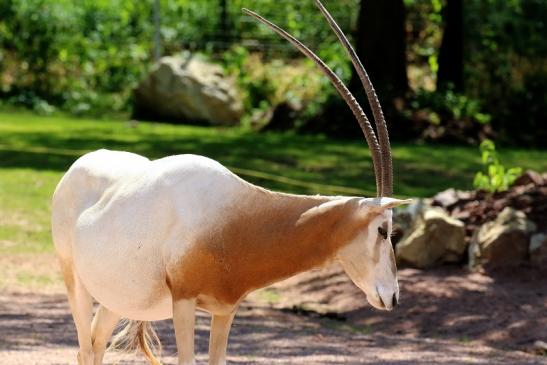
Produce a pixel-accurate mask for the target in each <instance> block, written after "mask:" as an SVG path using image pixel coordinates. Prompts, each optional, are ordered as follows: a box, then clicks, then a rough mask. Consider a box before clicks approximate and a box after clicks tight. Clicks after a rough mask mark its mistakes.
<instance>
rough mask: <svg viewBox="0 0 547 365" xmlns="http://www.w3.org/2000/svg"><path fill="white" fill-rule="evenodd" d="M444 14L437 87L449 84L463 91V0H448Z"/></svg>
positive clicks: (443, 87) (441, 87)
mask: <svg viewBox="0 0 547 365" xmlns="http://www.w3.org/2000/svg"><path fill="white" fill-rule="evenodd" d="M443 10H444V11H443V12H444V14H443V17H444V33H443V39H442V43H441V49H440V51H439V72H438V73H437V89H438V90H441V89H446V88H447V87H448V86H449V85H452V86H453V87H454V90H455V91H459V92H463V91H464V82H463V0H448V1H447V4H446V6H445V8H444V9H443Z"/></svg>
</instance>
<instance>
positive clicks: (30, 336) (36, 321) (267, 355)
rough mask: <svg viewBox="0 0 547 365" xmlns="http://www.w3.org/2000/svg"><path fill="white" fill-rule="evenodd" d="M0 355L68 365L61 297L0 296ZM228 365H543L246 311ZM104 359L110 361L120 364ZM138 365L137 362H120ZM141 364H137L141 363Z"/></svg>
mask: <svg viewBox="0 0 547 365" xmlns="http://www.w3.org/2000/svg"><path fill="white" fill-rule="evenodd" d="M208 325H209V321H208V318H207V317H206V316H205V315H200V316H199V317H198V321H197V338H196V345H197V346H196V350H197V352H198V364H205V363H206V351H207V341H208ZM157 328H158V330H159V333H160V337H161V338H162V342H163V344H164V354H165V356H164V357H163V360H164V363H165V364H175V363H176V359H175V356H174V355H175V353H176V347H175V342H174V336H173V335H172V333H173V330H172V326H171V323H170V321H162V322H158V323H157ZM0 333H2V338H1V339H0V357H1V358H2V359H3V363H9V364H12V365H19V364H21V365H23V364H28V363H33V364H37V365H41V364H44V365H45V364H61V365H64V364H71V363H74V360H75V353H76V334H75V330H74V326H73V324H72V320H71V317H70V315H69V312H68V308H67V305H66V300H65V298H64V296H62V295H53V296H52V295H50V296H46V295H34V294H25V295H22V294H20V295H17V294H2V295H0ZM228 352H229V358H228V360H229V362H230V363H232V364H318V365H320V364H393V365H403V364H405V365H406V364H416V363H420V364H437V363H441V362H442V363H449V364H492V363H496V364H507V365H509V364H515V363H518V364H546V363H547V360H545V359H544V358H540V357H534V356H529V355H526V354H524V353H521V352H504V351H499V350H494V349H491V348H488V347H484V346H468V345H465V344H461V343H457V342H454V341H446V340H439V339H427V338H422V337H419V338H418V337H415V338H412V337H403V336H397V335H389V334H384V333H375V334H374V335H372V334H369V335H367V334H363V333H358V332H355V331H351V330H348V329H347V328H342V327H339V326H338V321H332V320H326V319H318V318H308V317H303V316H297V315H294V314H290V313H285V312H282V311H278V310H274V309H272V308H266V307H257V306H250V305H247V304H245V305H243V306H242V308H241V309H240V312H239V314H238V316H237V317H236V320H235V323H234V326H233V329H232V333H231V337H230V345H229V350H228ZM118 357H119V356H118V355H116V354H109V355H108V357H107V362H108V361H113V360H115V359H118V360H120V359H119V358H118ZM120 363H122V364H129V363H135V362H134V358H131V359H126V360H125V361H123V360H122V361H121V362H120ZM140 363H141V362H139V364H140Z"/></svg>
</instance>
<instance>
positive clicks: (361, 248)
mask: <svg viewBox="0 0 547 365" xmlns="http://www.w3.org/2000/svg"><path fill="white" fill-rule="evenodd" d="M408 202H409V201H408V200H399V199H392V198H375V199H362V200H360V202H359V205H360V207H359V215H360V217H361V218H360V219H361V220H362V222H363V226H362V229H360V230H359V231H358V232H359V233H358V234H357V235H356V236H355V237H354V238H353V239H352V240H351V241H350V242H349V243H347V244H346V245H345V246H343V247H342V248H341V249H340V251H339V252H338V260H339V261H340V263H341V264H342V267H343V268H344V270H345V272H346V273H347V274H348V276H349V277H350V278H351V280H352V281H353V282H354V283H355V285H357V286H358V287H359V288H360V289H361V290H362V291H364V292H365V294H366V296H367V300H368V302H369V303H370V304H371V305H372V306H374V307H376V308H378V309H387V310H391V309H393V307H395V306H396V305H397V302H398V301H399V284H398V282H397V266H396V264H395V255H394V253H393V246H392V244H391V230H392V215H393V212H392V208H394V207H396V206H398V205H401V204H406V203H408Z"/></svg>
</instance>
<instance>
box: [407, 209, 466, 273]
mask: <svg viewBox="0 0 547 365" xmlns="http://www.w3.org/2000/svg"><path fill="white" fill-rule="evenodd" d="M422 209H423V210H422V212H421V214H419V215H418V216H417V217H416V219H415V220H414V222H413V223H412V225H411V227H410V228H409V229H408V232H407V233H406V234H405V236H404V237H403V238H402V239H401V241H400V242H399V243H398V244H397V246H396V255H397V260H398V262H399V263H401V264H407V265H411V266H414V267H418V268H428V267H432V266H436V265H440V264H442V263H445V262H458V261H460V260H461V259H462V257H463V256H464V253H465V249H466V246H467V245H466V243H465V229H464V225H463V223H462V222H461V221H459V220H457V219H454V218H451V217H450V216H449V215H448V214H447V213H446V212H445V211H444V210H443V209H442V208H438V207H434V208H430V207H423V208H422Z"/></svg>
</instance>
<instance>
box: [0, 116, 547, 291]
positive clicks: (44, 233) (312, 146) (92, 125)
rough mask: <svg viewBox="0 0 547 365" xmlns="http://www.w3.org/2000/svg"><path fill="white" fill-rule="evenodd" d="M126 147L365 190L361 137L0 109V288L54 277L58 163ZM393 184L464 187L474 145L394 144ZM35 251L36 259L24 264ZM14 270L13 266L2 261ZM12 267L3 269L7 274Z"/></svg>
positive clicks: (312, 188) (284, 181) (312, 187)
mask: <svg viewBox="0 0 547 365" xmlns="http://www.w3.org/2000/svg"><path fill="white" fill-rule="evenodd" d="M98 148H108V149H117V150H126V151H131V152H136V153H139V154H142V155H145V156H147V157H150V158H159V157H163V156H167V155H172V154H182V153H195V154H201V155H205V156H208V157H211V158H214V159H216V160H218V161H220V162H221V163H223V164H224V165H226V166H227V167H229V168H230V169H232V171H234V172H235V173H237V174H239V175H240V176H241V177H243V178H245V179H247V180H249V181H251V182H253V183H256V184H259V185H262V186H264V187H267V188H270V189H274V190H279V191H286V192H295V193H307V194H317V193H320V194H337V195H338V194H339V195H364V196H370V195H373V194H374V189H375V186H374V178H373V176H372V165H371V159H370V154H369V152H368V149H367V147H366V145H365V143H364V141H363V142H360V141H343V140H334V139H329V138H326V137H322V136H299V135H295V134H292V133H266V134H255V133H252V132H248V131H244V130H241V129H228V128H205V127H194V126H172V125H164V124H152V123H138V124H137V125H131V124H130V123H128V122H123V121H107V120H86V119H73V118H68V117H40V116H35V115H30V114H21V113H0V267H2V268H3V270H4V273H6V272H8V274H6V275H0V288H2V287H6V286H11V285H12V284H13V283H19V284H22V285H25V286H29V285H30V286H32V285H36V286H43V285H44V284H48V283H50V282H57V281H58V280H57V279H58V278H57V277H51V275H52V274H50V273H48V271H47V270H46V271H43V272H42V269H43V268H42V267H41V265H43V266H46V267H49V266H51V265H50V261H51V260H52V255H51V252H52V245H51V239H50V229H49V202H50V198H51V195H52V193H53V190H54V188H55V185H56V183H57V182H58V181H59V179H60V178H61V176H62V174H63V172H64V171H66V170H67V169H68V167H69V166H70V165H71V164H72V162H73V161H74V160H76V159H77V158H78V157H79V156H81V155H82V154H84V153H85V152H88V151H92V150H95V149H98ZM393 155H394V169H395V192H396V195H398V196H404V197H406V196H429V195H432V194H434V193H435V192H437V191H440V190H443V189H446V188H448V187H455V188H459V189H469V188H471V181H472V179H473V175H474V172H475V171H477V170H478V169H479V168H480V158H479V153H478V150H477V149H476V148H471V147H454V146H426V145H414V144H397V145H394V146H393ZM500 156H501V160H502V163H504V164H505V165H507V166H522V167H524V168H533V169H536V170H539V171H547V150H543V151H531V150H522V149H520V150H519V149H503V148H502V149H501V151H500ZM28 255H34V256H35V257H36V258H37V259H36V260H35V261H33V262H40V263H41V264H40V265H30V266H29V265H27V264H26V263H27V262H29V260H27V259H26V258H27V256H28ZM10 268H11V269H13V270H10ZM10 273H11V274H10Z"/></svg>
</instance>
